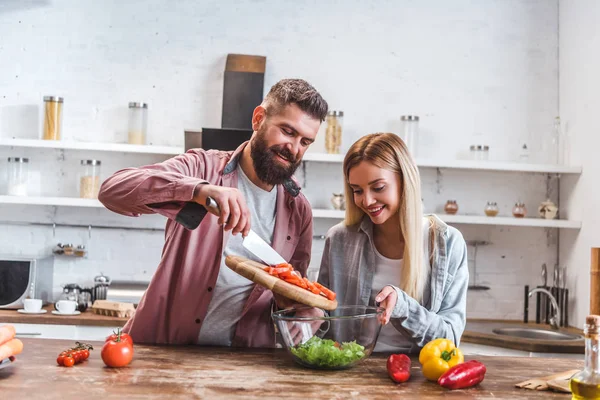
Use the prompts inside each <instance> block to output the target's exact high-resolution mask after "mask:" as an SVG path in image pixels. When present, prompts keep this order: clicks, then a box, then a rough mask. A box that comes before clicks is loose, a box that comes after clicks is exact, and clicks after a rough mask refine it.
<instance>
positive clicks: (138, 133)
mask: <svg viewBox="0 0 600 400" xmlns="http://www.w3.org/2000/svg"><path fill="white" fill-rule="evenodd" d="M147 126H148V104H147V103H136V102H131V103H129V128H128V130H127V132H128V135H127V137H128V142H129V144H146V129H147Z"/></svg>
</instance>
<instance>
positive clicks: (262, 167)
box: [250, 130, 300, 185]
mask: <svg viewBox="0 0 600 400" xmlns="http://www.w3.org/2000/svg"><path fill="white" fill-rule="evenodd" d="M278 154H279V155H280V156H282V157H283V158H285V159H286V160H288V161H289V162H290V164H289V165H288V166H284V165H282V163H281V162H280V161H278V160H276V159H275V158H276V157H277V155H278ZM250 155H251V156H252V165H253V166H254V171H256V176H258V179H260V180H261V181H263V182H265V183H266V184H269V185H279V184H282V183H283V182H285V181H286V180H287V179H289V178H291V177H292V175H294V172H295V171H296V169H297V168H298V166H299V165H300V158H295V157H294V156H293V155H292V154H291V153H290V151H289V150H288V149H287V148H286V147H285V146H284V145H273V146H271V147H267V142H266V141H265V140H264V131H260V130H259V131H258V132H257V135H256V138H255V140H254V141H253V142H252V146H251V148H250Z"/></svg>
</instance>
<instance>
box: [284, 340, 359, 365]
mask: <svg viewBox="0 0 600 400" xmlns="http://www.w3.org/2000/svg"><path fill="white" fill-rule="evenodd" d="M290 351H291V352H292V354H293V355H295V356H296V357H298V358H299V359H300V360H301V361H303V362H304V363H307V364H309V365H311V366H315V367H320V368H343V367H347V366H349V365H351V364H353V363H354V362H356V361H358V360H361V359H362V358H363V357H365V356H366V354H365V347H364V346H361V345H360V344H358V343H356V341H355V340H353V341H352V342H345V343H342V344H341V345H340V344H339V343H338V342H335V341H333V340H331V339H321V338H319V337H318V336H313V337H311V338H310V339H308V341H307V342H306V343H303V344H300V345H297V346H295V347H292V348H290Z"/></svg>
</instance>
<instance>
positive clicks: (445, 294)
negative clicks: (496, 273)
mask: <svg viewBox="0 0 600 400" xmlns="http://www.w3.org/2000/svg"><path fill="white" fill-rule="evenodd" d="M430 227H431V228H430ZM431 229H433V232H431ZM432 233H433V236H432V235H431V234H432ZM432 240H433V243H434V251H433V252H430V247H431V243H432ZM423 243H424V246H423V248H424V253H423V259H424V260H425V264H426V265H427V266H428V268H429V269H428V275H429V277H428V280H427V285H426V287H425V291H424V293H423V299H422V301H421V302H420V303H419V302H418V301H417V300H415V299H414V298H412V297H410V296H408V295H407V294H406V293H405V292H404V291H402V290H401V289H399V288H398V287H396V286H395V285H394V284H397V283H395V282H390V285H389V286H392V287H393V288H394V289H395V290H396V293H397V294H398V301H397V303H396V306H395V307H394V310H393V312H392V316H391V320H390V323H392V324H393V325H394V327H395V328H396V329H397V330H398V331H399V333H398V334H402V335H404V336H405V337H406V338H408V339H410V340H411V341H412V342H413V346H412V348H411V349H410V352H417V351H419V349H420V348H421V347H423V346H424V345H425V344H427V343H428V342H429V341H431V340H433V339H437V338H447V339H450V340H452V341H453V342H454V343H455V344H456V345H457V346H458V345H459V342H460V337H461V335H462V333H463V331H464V329H465V323H466V304H467V287H468V285H469V269H468V265H467V246H466V243H465V240H464V239H463V237H462V234H461V233H460V232H459V231H458V230H457V229H455V228H453V227H450V226H448V225H446V224H445V223H444V222H443V221H441V220H440V219H439V218H438V217H437V216H435V215H427V216H425V217H424V218H423ZM373 249H374V243H373V223H372V222H371V220H370V218H369V217H368V216H365V217H364V218H363V220H362V222H361V223H358V224H356V225H353V226H345V225H344V223H343V222H342V223H340V224H338V225H336V226H334V227H332V228H331V229H330V230H329V232H327V238H326V239H325V248H324V252H323V258H322V261H321V269H320V271H319V279H318V280H319V282H320V283H322V284H323V285H325V286H327V287H329V288H331V289H332V290H333V291H335V292H336V294H337V299H338V303H339V304H340V305H374V304H373V301H372V298H373V297H374V296H373V295H374V294H375V293H371V292H372V283H373V275H374V273H375V265H376V262H377V261H376V260H377V259H376V255H375V253H374V251H373Z"/></svg>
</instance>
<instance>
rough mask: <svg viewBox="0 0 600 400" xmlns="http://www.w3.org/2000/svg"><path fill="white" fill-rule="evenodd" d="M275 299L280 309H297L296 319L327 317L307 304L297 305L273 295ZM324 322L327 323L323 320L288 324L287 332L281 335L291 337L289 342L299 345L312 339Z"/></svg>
mask: <svg viewBox="0 0 600 400" xmlns="http://www.w3.org/2000/svg"><path fill="white" fill-rule="evenodd" d="M273 297H274V298H275V304H276V305H277V307H278V308H280V309H281V308H297V311H296V313H295V314H294V316H295V317H301V318H302V317H306V318H311V317H313V318H314V317H319V318H320V317H324V316H325V311H323V310H321V309H320V308H316V307H309V306H307V305H305V304H301V303H296V302H295V301H293V300H290V299H288V298H287V297H284V296H281V295H279V294H277V293H273ZM324 322H325V321H323V320H315V321H290V322H286V326H287V331H282V332H281V334H282V335H285V336H289V337H288V340H289V341H291V342H293V343H294V344H295V345H297V344H299V343H304V342H306V341H307V340H308V339H310V338H311V337H312V336H313V335H314V334H315V332H316V331H317V330H318V329H319V328H320V327H321V325H323V323H324Z"/></svg>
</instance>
